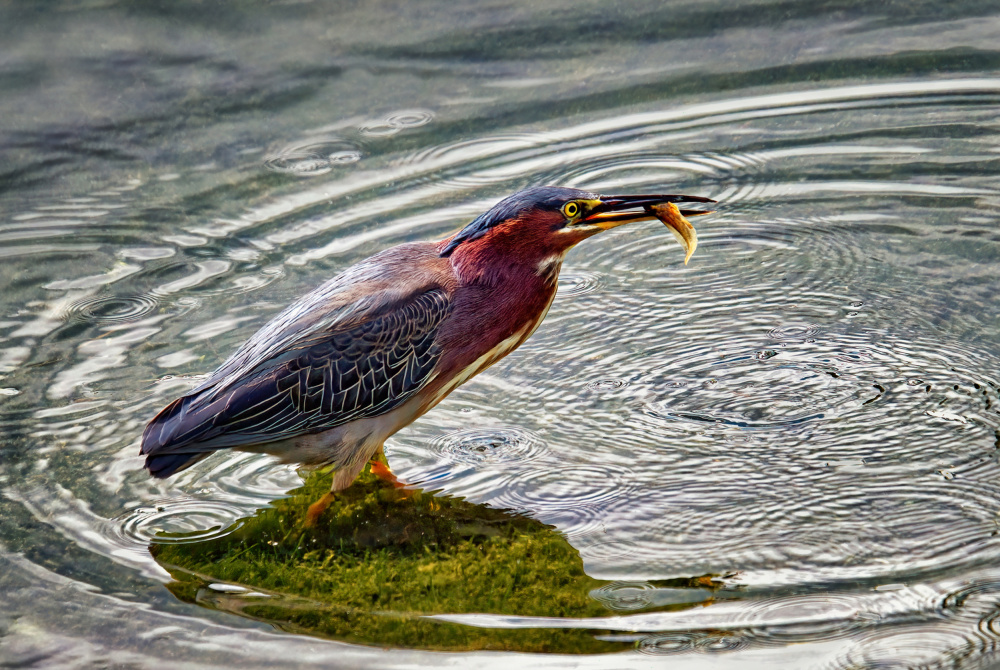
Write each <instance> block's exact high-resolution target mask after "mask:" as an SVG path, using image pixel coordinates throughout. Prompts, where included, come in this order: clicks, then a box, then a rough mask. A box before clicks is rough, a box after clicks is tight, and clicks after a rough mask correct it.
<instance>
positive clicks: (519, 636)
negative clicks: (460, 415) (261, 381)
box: [150, 473, 711, 653]
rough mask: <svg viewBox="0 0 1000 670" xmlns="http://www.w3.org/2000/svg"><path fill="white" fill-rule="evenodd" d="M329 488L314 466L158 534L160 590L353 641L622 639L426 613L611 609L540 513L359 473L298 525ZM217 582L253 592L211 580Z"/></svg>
mask: <svg viewBox="0 0 1000 670" xmlns="http://www.w3.org/2000/svg"><path fill="white" fill-rule="evenodd" d="M329 486H330V477H329V475H324V474H321V473H314V474H313V475H311V476H310V477H309V478H308V480H307V481H306V483H305V485H304V486H303V487H302V488H300V489H297V490H295V491H293V492H292V493H291V495H290V497H289V498H287V499H283V500H279V501H276V502H275V503H274V505H273V507H271V508H267V509H264V510H261V511H260V512H258V513H257V514H256V515H255V516H254V517H253V518H251V519H248V520H246V521H245V522H243V523H242V524H240V525H239V527H238V528H237V529H236V530H234V531H233V532H232V533H230V534H228V535H225V536H223V537H219V538H216V539H211V540H205V541H197V542H191V543H184V542H177V541H176V540H177V538H171V539H172V541H171V542H169V543H164V544H153V545H152V546H151V549H150V550H151V552H152V554H153V556H154V557H155V558H156V560H157V561H158V562H159V563H160V564H161V565H163V566H164V567H165V568H166V569H167V570H169V571H170V574H171V575H172V576H173V577H174V579H176V580H177V581H176V582H174V583H172V584H170V585H169V586H168V588H170V590H171V591H172V592H173V593H174V594H175V595H176V596H177V597H178V598H180V599H181V600H185V601H188V602H196V603H199V604H202V605H205V606H208V607H214V608H218V609H223V610H227V611H232V612H235V613H238V614H240V615H242V616H248V617H252V618H254V619H258V620H263V621H268V622H271V623H273V624H275V625H277V626H279V627H281V628H283V629H286V630H289V631H293V632H301V633H308V634H312V635H321V636H324V637H331V638H336V639H339V640H344V641H350V642H356V643H361V644H372V645H378V646H393V647H408V648H431V649H505V650H519V651H554V652H555V651H558V652H562V653H567V652H569V653H573V652H576V653H595V652H601V651H618V650H622V649H623V648H628V647H629V646H631V643H628V642H617V641H609V640H607V639H600V637H603V636H600V635H599V631H593V630H585V629H580V628H569V629H549V628H530V629H498V628H480V627H474V626H468V625H461V624H457V623H452V622H447V621H443V620H440V619H434V618H429V617H428V615H434V614H465V613H489V614H494V615H517V616H544V617H566V618H583V617H603V616H608V615H611V614H614V613H615V612H614V611H612V610H609V609H608V608H607V607H606V606H605V605H603V604H602V603H601V602H600V601H598V600H596V599H595V598H593V597H591V595H590V594H591V592H592V591H593V590H594V589H597V588H599V587H601V586H603V585H605V584H606V582H602V581H599V580H596V579H593V578H591V577H589V576H587V574H586V573H584V571H583V563H582V561H581V559H580V556H579V554H578V553H577V552H576V550H575V549H573V547H572V546H571V545H570V544H569V543H568V542H567V541H566V540H565V539H564V538H563V537H562V535H560V534H559V533H558V532H557V531H556V530H555V529H553V528H552V527H550V526H547V525H545V524H543V523H541V522H539V521H536V520H534V519H530V518H527V517H524V516H521V515H518V514H514V513H511V512H507V511H503V510H496V509H492V508H489V507H485V506H483V505H474V504H472V503H469V502H467V501H464V500H460V499H457V498H451V497H446V496H434V495H431V494H428V493H424V492H420V491H406V490H400V489H396V488H394V487H392V485H390V484H387V483H385V482H383V481H381V480H378V479H376V478H375V477H374V476H372V475H371V474H367V473H366V474H365V475H363V476H362V477H361V478H360V479H359V480H358V481H357V482H356V483H355V484H354V485H353V486H352V487H351V488H349V489H347V490H346V491H344V492H342V493H340V494H338V495H337V497H336V499H335V501H334V502H333V504H332V505H331V506H330V508H329V509H328V510H327V511H326V512H325V513H324V514H323V516H322V517H321V518H320V519H319V522H318V523H317V524H315V525H314V526H313V527H310V528H306V527H305V525H304V520H305V515H306V510H307V508H308V506H309V504H310V503H312V502H314V501H315V500H317V499H318V498H319V497H320V496H322V495H323V494H324V493H325V492H326V491H328V490H329ZM165 539H166V538H165ZM216 582H226V583H228V584H234V585H240V586H243V587H245V588H246V589H249V590H250V591H251V593H250V594H248V593H247V592H233V591H229V590H222V591H220V590H218V587H217V586H216V587H215V588H210V587H209V584H214V583H216ZM705 584H706V582H705V580H690V581H689V580H679V581H678V582H677V583H672V584H670V585H669V586H672V587H674V588H677V587H682V588H683V587H687V588H699V587H701V589H702V591H703V592H704V593H705V594H706V597H710V596H711V591H710V590H704V586H705ZM696 599H697V598H696ZM660 609H663V607H660Z"/></svg>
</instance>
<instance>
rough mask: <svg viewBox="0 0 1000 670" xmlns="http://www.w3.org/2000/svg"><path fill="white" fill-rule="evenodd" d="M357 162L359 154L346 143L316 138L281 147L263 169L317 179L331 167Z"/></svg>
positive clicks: (336, 139) (335, 139) (269, 158)
mask: <svg viewBox="0 0 1000 670" xmlns="http://www.w3.org/2000/svg"><path fill="white" fill-rule="evenodd" d="M359 160H361V151H360V150H359V149H358V148H356V147H355V146H353V145H352V144H350V143H349V142H347V141H345V140H341V139H338V138H320V139H316V140H313V141H309V142H305V143H302V144H291V145H289V146H286V147H284V148H282V149H281V150H280V151H278V152H276V153H274V154H272V155H271V156H268V157H267V158H265V159H264V167H266V168H267V169H268V170H271V171H272V172H280V173H283V174H290V175H293V176H295V177H318V176H320V175H324V174H327V173H328V172H330V171H331V170H333V169H334V168H335V167H338V166H343V165H349V164H351V163H357V162H358V161H359Z"/></svg>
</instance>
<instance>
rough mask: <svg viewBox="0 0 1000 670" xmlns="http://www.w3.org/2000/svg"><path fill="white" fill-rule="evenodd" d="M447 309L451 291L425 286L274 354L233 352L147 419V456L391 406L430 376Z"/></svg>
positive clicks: (268, 437) (309, 428)
mask: <svg viewBox="0 0 1000 670" xmlns="http://www.w3.org/2000/svg"><path fill="white" fill-rule="evenodd" d="M450 310H451V300H450V297H449V295H448V293H447V292H446V291H445V290H444V289H443V288H440V287H437V286H434V287H428V288H426V289H425V290H423V291H422V292H419V293H416V294H411V295H410V296H407V297H405V298H404V299H400V300H395V301H392V302H388V301H385V300H383V301H382V304H381V305H379V306H378V307H374V308H373V306H372V305H370V304H369V305H365V306H364V308H363V309H361V310H360V311H361V313H362V317H361V318H358V317H357V314H358V311H359V310H357V309H354V310H351V311H352V312H353V314H352V315H351V317H352V318H343V315H342V316H341V318H339V319H333V320H332V323H330V324H329V325H326V326H325V327H320V328H310V329H308V330H307V332H305V333H302V334H301V335H302V336H301V337H299V338H297V339H295V340H293V341H292V342H288V343H286V345H285V346H284V347H283V348H282V349H281V350H280V351H276V352H274V355H272V356H271V357H270V358H264V359H263V360H259V359H258V360H252V359H249V358H247V357H246V356H244V357H243V358H242V359H239V360H237V359H238V357H239V354H240V352H237V354H236V355H234V356H233V358H231V359H230V360H229V361H227V363H226V364H224V365H223V366H222V367H221V368H220V369H219V370H218V371H217V372H216V373H215V374H214V375H213V376H212V378H211V379H210V380H209V382H212V380H213V379H214V380H215V383H214V384H215V385H212V384H210V383H209V382H206V384H203V385H202V386H201V387H199V389H196V390H195V392H193V393H192V394H191V395H190V396H188V397H186V398H183V399H182V401H181V402H180V403H175V404H174V405H171V406H170V408H168V410H165V411H164V414H163V415H162V418H161V417H157V419H156V420H154V421H153V422H151V423H150V425H149V426H148V427H147V434H144V436H143V453H147V454H154V453H155V454H169V453H184V452H192V453H195V452H202V451H211V450H214V449H219V448H222V447H231V446H240V445H249V444H259V443H263V442H270V441H274V440H280V439H285V438H288V437H294V436H296V435H302V434H305V433H315V432H320V431H323V430H327V429H330V428H334V427H336V426H339V425H342V424H345V423H347V422H349V421H353V420H355V419H361V418H366V417H373V416H378V415H380V414H383V413H385V412H388V411H390V410H392V409H394V408H396V407H398V406H399V405H401V404H403V403H404V402H405V401H406V400H407V399H409V398H410V397H411V396H412V395H413V394H414V393H415V392H416V391H418V390H419V389H420V388H422V387H423V386H424V384H426V383H427V382H428V381H429V379H430V377H431V374H432V371H433V369H434V367H435V365H436V364H437V362H438V359H439V358H440V356H441V351H440V348H439V346H438V345H437V343H436V335H437V331H438V327H439V326H440V324H441V322H442V321H443V320H444V319H445V318H446V317H447V316H448V314H449V312H450ZM269 325H270V324H269ZM265 328H266V327H265ZM261 332H263V330H262V331H261ZM255 337H256V336H255ZM248 344H250V343H248ZM241 351H242V350H241ZM234 360H236V361H237V363H238V364H237V365H233V361H234ZM227 366H228V369H227ZM147 437H148V439H147Z"/></svg>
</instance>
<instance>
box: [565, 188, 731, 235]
mask: <svg viewBox="0 0 1000 670" xmlns="http://www.w3.org/2000/svg"><path fill="white" fill-rule="evenodd" d="M668 202H673V203H678V202H715V200H712V199H711V198H705V197H702V196H700V195H676V194H668V195H607V196H601V203H600V204H599V205H597V206H596V207H594V208H593V209H591V210H590V211H589V212H588V213H587V216H585V217H583V218H582V219H581V220H580V223H584V224H598V225H601V226H602V227H604V226H605V225H607V224H614V225H607V227H608V228H613V227H615V226H617V225H621V224H623V223H629V222H630V221H641V220H644V219H654V218H656V216H655V214H653V209H654V208H655V207H656V206H657V205H664V204H666V203H668ZM630 210H631V211H630ZM680 213H681V215H683V216H701V215H702V214H711V213H712V211H711V210H701V209H682V210H680Z"/></svg>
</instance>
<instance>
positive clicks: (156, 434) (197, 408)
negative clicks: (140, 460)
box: [139, 396, 221, 478]
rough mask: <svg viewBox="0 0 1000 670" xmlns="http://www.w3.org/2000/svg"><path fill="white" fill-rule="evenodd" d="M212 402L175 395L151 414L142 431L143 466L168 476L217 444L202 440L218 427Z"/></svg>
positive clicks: (200, 457) (153, 472) (215, 433)
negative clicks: (161, 407)
mask: <svg viewBox="0 0 1000 670" xmlns="http://www.w3.org/2000/svg"><path fill="white" fill-rule="evenodd" d="M212 410H213V408H212V407H211V403H210V404H209V406H204V405H202V404H201V403H199V402H198V397H197V396H185V397H183V398H178V399H177V400H175V401H173V402H172V403H170V404H169V405H167V406H166V407H165V408H164V409H163V411H161V412H160V413H159V414H157V415H156V416H155V417H153V419H152V421H150V422H149V424H148V425H147V426H146V430H144V431H143V433H142V446H141V448H140V449H139V453H140V454H142V455H145V456H146V469H147V470H149V474H151V475H153V476H154V477H158V478H165V477H169V476H171V475H173V474H175V473H177V472H180V471H181V470H183V469H185V468H187V467H190V466H191V465H194V464H195V463H197V462H198V461H200V460H201V459H202V458H205V456H207V455H208V454H209V453H210V452H211V451H214V450H215V449H216V448H217V447H212V446H209V445H207V444H204V442H205V441H207V440H209V439H211V438H212V437H215V436H216V435H217V434H218V433H220V432H221V431H220V430H219V429H217V428H215V427H214V426H213V423H214V422H213V420H212V419H213V414H214V413H213V411H212Z"/></svg>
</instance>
